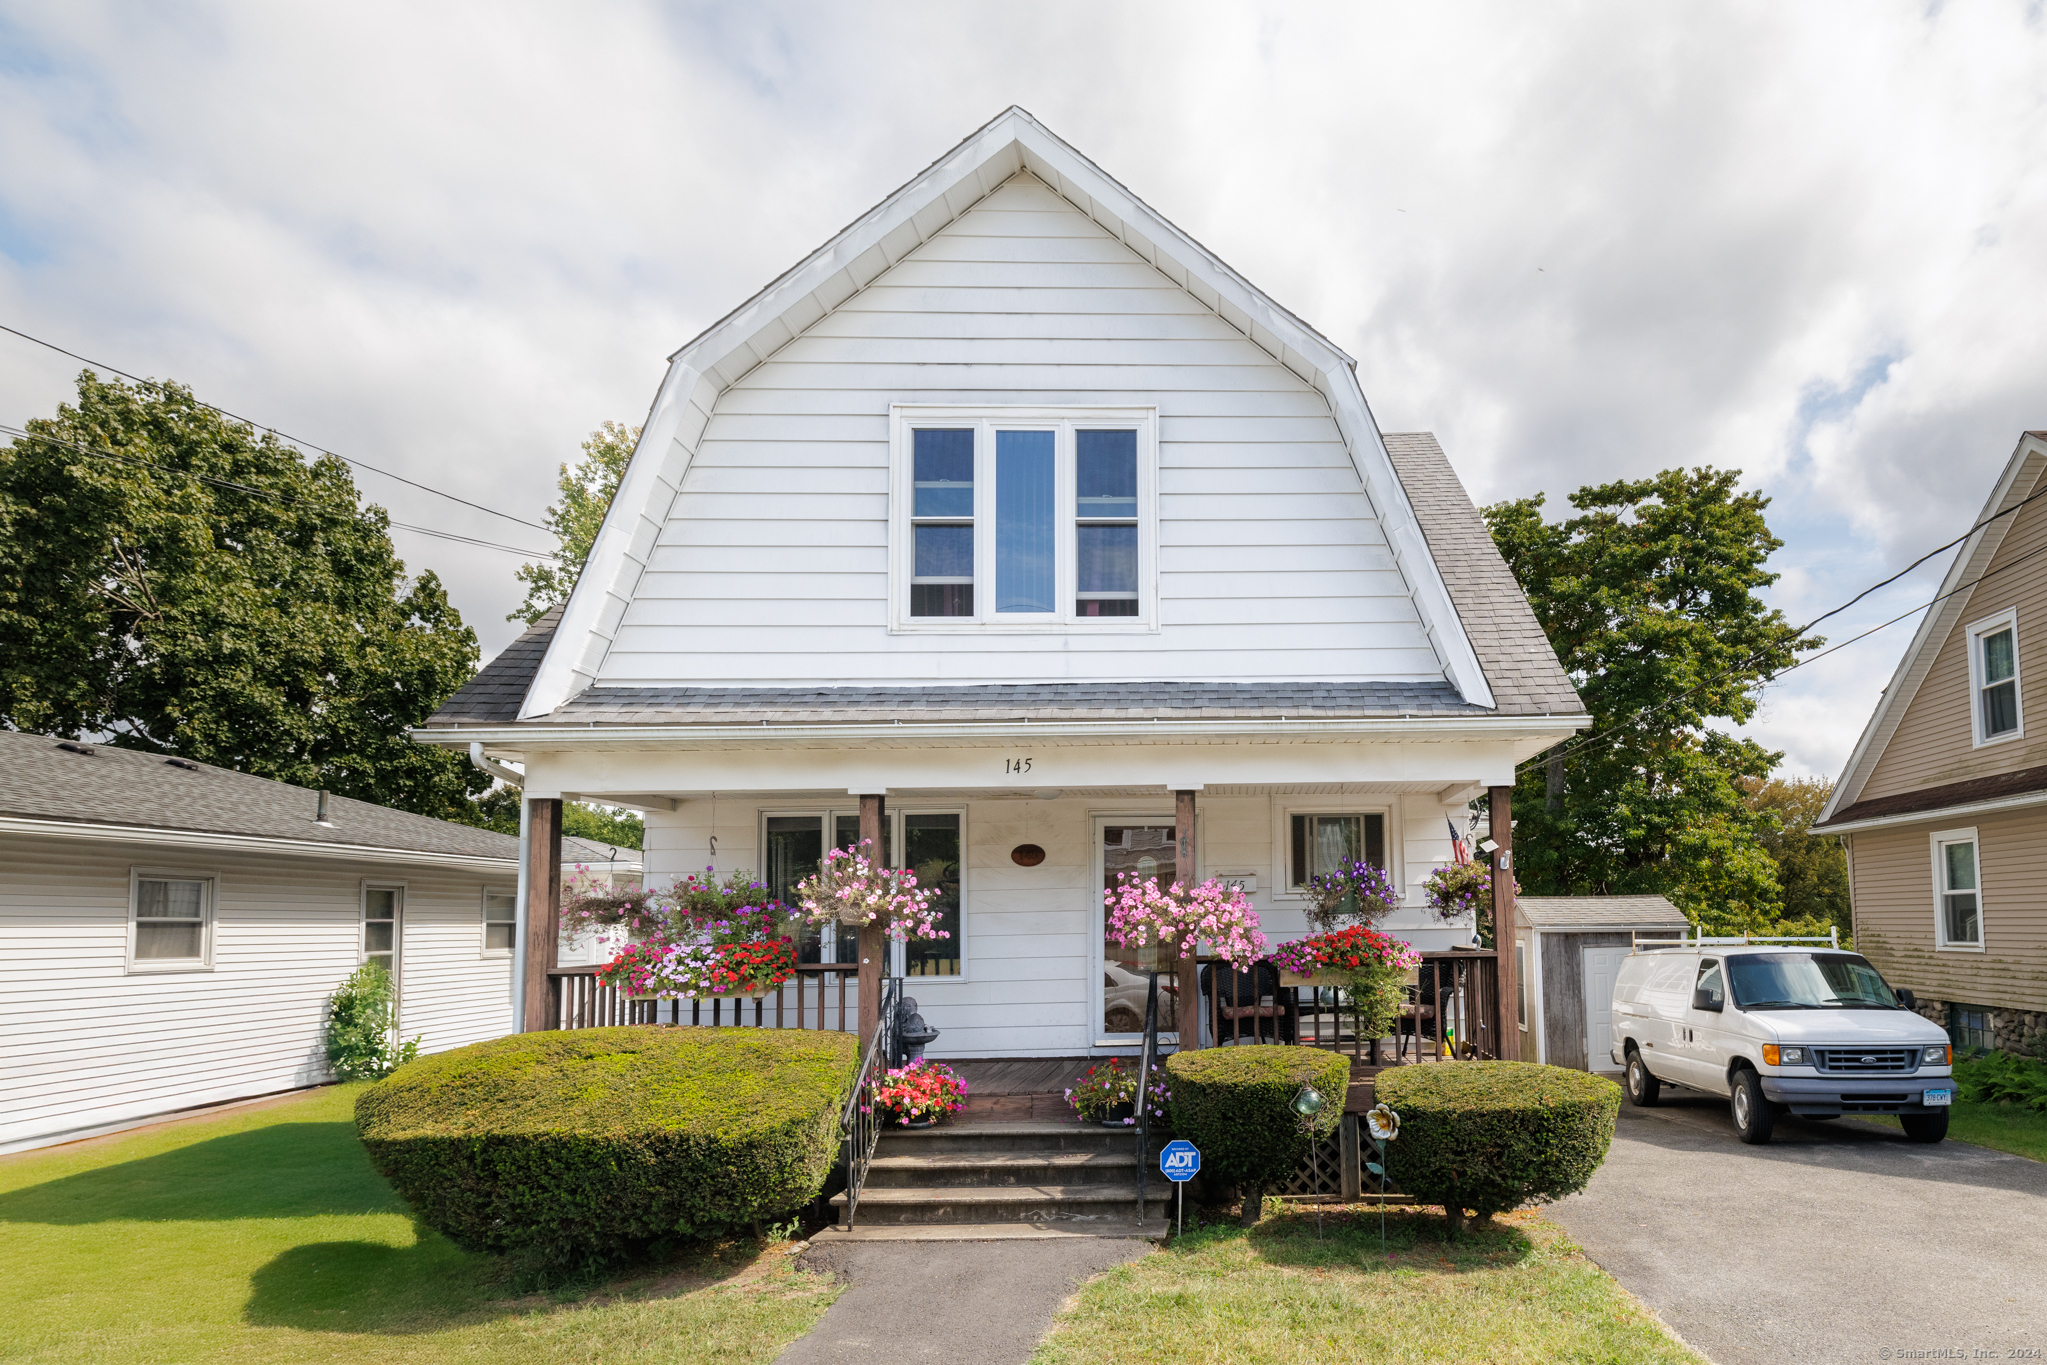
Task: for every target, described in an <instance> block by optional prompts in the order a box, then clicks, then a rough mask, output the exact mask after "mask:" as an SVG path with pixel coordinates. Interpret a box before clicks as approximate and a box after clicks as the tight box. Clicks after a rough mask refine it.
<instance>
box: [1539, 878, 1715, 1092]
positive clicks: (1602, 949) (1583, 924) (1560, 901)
mask: <svg viewBox="0 0 2047 1365" xmlns="http://www.w3.org/2000/svg"><path fill="white" fill-rule="evenodd" d="M1516 906H1517V910H1518V912H1519V913H1518V914H1517V916H1516V921H1517V923H1516V927H1515V935H1514V936H1515V951H1516V952H1517V953H1518V954H1520V957H1521V961H1522V963H1523V964H1524V966H1523V970H1522V972H1521V974H1520V979H1521V980H1522V981H1523V982H1525V983H1527V984H1526V995H1525V997H1524V1008H1523V1011H1522V1014H1523V1021H1522V1027H1523V1028H1524V1029H1525V1030H1526V1032H1525V1033H1524V1035H1523V1039H1522V1044H1521V1056H1522V1057H1523V1058H1524V1059H1525V1060H1528V1061H1537V1062H1547V1063H1549V1064H1550V1065H1551V1066H1568V1067H1575V1068H1577V1069H1578V1070H1580V1071H1612V1072H1616V1073H1617V1072H1619V1070H1620V1067H1618V1066H1616V1065H1615V1064H1614V1062H1613V1060H1612V1058H1611V1056H1610V1055H1609V1052H1610V1049H1611V1047H1612V1041H1613V1039H1612V1012H1613V978H1614V973H1615V972H1617V971H1619V970H1620V963H1621V959H1622V958H1625V957H1626V956H1627V955H1628V953H1629V951H1630V950H1631V949H1632V948H1633V946H1634V941H1635V935H1637V934H1644V935H1656V936H1658V937H1665V938H1668V937H1675V936H1676V935H1679V934H1682V933H1685V932H1686V931H1687V930H1689V929H1690V927H1691V925H1690V923H1689V922H1688V921H1687V920H1686V919H1685V917H1684V912H1683V911H1682V910H1679V909H1678V908H1677V907H1676V906H1674V905H1672V904H1671V903H1670V902H1669V901H1667V900H1665V899H1664V898H1663V897H1661V896H1522V897H1521V898H1520V899H1519V900H1518V902H1517V903H1516Z"/></svg>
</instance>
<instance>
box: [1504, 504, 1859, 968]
mask: <svg viewBox="0 0 2047 1365" xmlns="http://www.w3.org/2000/svg"><path fill="white" fill-rule="evenodd" d="M1738 478H1739V474H1738V472H1737V471H1732V470H1727V471H1722V470H1713V469H1696V470H1687V469H1671V470H1665V471H1664V472H1663V473H1661V474H1658V475H1657V476H1656V477H1654V478H1651V479H1638V480H1628V481H1622V482H1618V483H1611V484H1605V485H1601V486H1596V487H1588V488H1581V489H1579V490H1578V491H1577V492H1576V493H1573V494H1572V495H1571V504H1572V506H1573V507H1574V508H1575V509H1577V515H1576V516H1572V517H1569V518H1566V519H1564V520H1561V521H1556V522H1550V521H1545V520H1544V519H1543V516H1542V506H1543V499H1542V497H1540V496H1536V497H1532V498H1522V499H1519V500H1517V501H1513V502H1503V503H1497V504H1495V505H1493V506H1491V507H1488V508H1487V509H1485V517H1486V521H1487V524H1488V525H1489V526H1490V528H1491V530H1492V535H1493V541H1494V543H1495V544H1496V545H1498V546H1499V548H1500V553H1501V554H1502V555H1504V556H1505V557H1506V560H1507V563H1508V565H1509V567H1511V568H1512V569H1513V571H1514V576H1515V578H1516V579H1517V580H1519V582H1520V584H1521V586H1522V589H1523V590H1524V591H1526V592H1527V594H1528V598H1529V601H1530V603H1531V604H1532V605H1533V606H1534V608H1535V614H1536V618H1537V619H1538V620H1539V621H1541V623H1542V627H1543V630H1544V631H1545V632H1546V633H1547V634H1548V636H1549V641H1550V644H1551V645H1552V646H1553V647H1554V648H1555V649H1556V652H1557V657H1558V658H1559V659H1560V660H1562V662H1563V665H1564V668H1565V670H1566V671H1567V672H1569V673H1570V674H1571V677H1572V679H1573V680H1574V681H1575V682H1576V683H1577V686H1578V691H1579V694H1580V695H1581V696H1583V697H1584V699H1585V704H1586V707H1587V709H1588V710H1589V711H1590V713H1591V715H1592V720H1593V723H1592V727H1591V729H1590V730H1589V731H1587V732H1585V733H1584V734H1581V735H1580V736H1579V737H1578V738H1577V739H1576V740H1574V741H1572V742H1571V743H1572V746H1573V747H1571V748H1570V749H1568V750H1567V751H1566V754H1565V757H1564V758H1563V759H1562V761H1561V762H1548V763H1545V762H1540V761H1538V762H1536V763H1533V764H1529V765H1527V766H1525V767H1524V768H1523V769H1522V770H1521V774H1520V778H1519V781H1518V782H1517V784H1516V788H1515V793H1514V814H1515V816H1516V817H1517V819H1518V820H1519V828H1518V829H1516V830H1515V832H1514V864H1515V871H1516V872H1517V874H1518V875H1519V877H1520V879H1521V882H1522V885H1523V888H1524V889H1525V890H1526V891H1527V893H1528V894H1530V895H1545V896H1548V895H1583V894H1598V895H1619V894H1646V893H1660V894H1662V895H1665V896H1668V897H1669V898H1670V899H1671V901H1672V902H1673V903H1674V904H1676V905H1677V906H1678V907H1679V908H1680V909H1682V910H1683V911H1684V912H1685V914H1686V915H1687V916H1688V917H1690V919H1691V920H1692V922H1693V923H1694V924H1697V925H1699V926H1700V927H1701V928H1705V929H1709V930H1715V931H1721V932H1738V931H1742V930H1765V929H1768V928H1770V927H1772V926H1773V925H1774V924H1775V922H1776V921H1777V919H1778V917H1779V915H1780V914H1781V912H1782V908H1783V906H1782V898H1781V892H1780V889H1779V883H1778V870H1777V865H1776V863H1775V862H1774V861H1773V860H1772V858H1771V856H1770V851H1769V848H1768V847H1767V846H1766V843H1765V838H1766V836H1767V835H1769V834H1770V833H1771V832H1773V830H1774V828H1775V826H1774V822H1773V821H1772V819H1771V817H1770V816H1769V814H1768V813H1767V812H1764V811H1760V810H1758V809H1756V808H1755V807H1754V806H1752V805H1751V803H1750V802H1749V800H1748V798H1747V796H1746V794H1745V793H1744V792H1743V790H1742V785H1741V784H1742V783H1743V782H1745V781H1749V782H1760V781H1761V780H1762V779H1764V778H1766V777H1768V776H1769V774H1770V771H1771V770H1772V769H1773V768H1774V767H1775V766H1776V764H1777V761H1778V759H1779V758H1781V757H1782V755H1780V754H1776V753H1772V752H1770V751H1769V750H1766V749H1764V748H1763V747H1762V746H1760V745H1758V744H1756V743H1754V742H1753V741H1751V740H1746V739H1740V738H1736V737H1735V736H1732V735H1729V734H1727V733H1725V732H1724V730H1720V729H1715V728H1713V727H1712V726H1711V725H1710V722H1712V721H1715V720H1718V721H1724V722H1731V723H1733V724H1737V725H1738V724H1741V723H1743V722H1746V721H1747V720H1749V719H1750V718H1751V717H1752V716H1753V715H1754V714H1755V710H1756V705H1757V696H1758V693H1759V692H1760V689H1761V687H1762V684H1763V682H1764V681H1765V680H1766V679H1767V678H1768V677H1769V676H1770V675H1771V674H1772V673H1773V672H1775V671H1776V670H1778V669H1781V668H1783V667H1784V666H1786V665H1787V664H1789V663H1791V662H1792V660H1793V659H1794V657H1795V656H1796V654H1797V653H1798V651H1800V650H1802V649H1810V648H1812V647H1814V646H1816V645H1818V644H1820V643H1821V641H1820V640H1819V639H1818V638H1816V637H1800V636H1799V634H1798V631H1797V629H1796V627H1794V626H1792V625H1790V624H1789V623H1787V622H1786V621H1785V619H1784V617H1783V614H1782V613H1781V612H1778V611H1774V610H1771V609H1769V608H1766V607H1765V606H1764V605H1763V604H1762V602H1761V600H1760V599H1759V598H1758V597H1757V596H1756V593H1757V590H1758V589H1761V588H1764V587H1767V586H1768V585H1769V584H1771V583H1773V582H1775V581H1776V578H1777V575H1776V574H1773V573H1771V572H1769V571H1768V570H1767V569H1765V568H1764V564H1765V561H1767V560H1768V558H1769V556H1770V554H1771V553H1772V552H1773V551H1775V550H1776V549H1777V548H1778V547H1779V546H1780V545H1781V544H1782V543H1783V542H1781V541H1779V540H1778V539H1777V538H1776V537H1775V536H1774V535H1772V534H1771V533H1770V529H1769V526H1768V525H1767V524H1766V523H1765V521H1764V520H1763V509H1764V508H1765V507H1767V506H1768V505H1769V500H1768V499H1767V498H1764V497H1763V496H1761V495H1760V494H1756V493H1742V494H1737V493H1736V492H1735V484H1736V481H1737V480H1738Z"/></svg>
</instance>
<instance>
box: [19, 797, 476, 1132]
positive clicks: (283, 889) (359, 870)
mask: <svg viewBox="0 0 2047 1365" xmlns="http://www.w3.org/2000/svg"><path fill="white" fill-rule="evenodd" d="M131 867H141V868H147V869H151V870H156V871H164V872H178V871H183V872H188V873H191V874H193V875H205V876H212V877H214V878H216V879H217V880H216V888H217V890H216V897H217V902H216V907H215V920H214V925H213V935H214V938H213V969H212V970H211V971H199V972H164V973H130V972H129V971H128V970H127V966H126V955H127V942H128V916H129V903H128V887H129V870H130V868H131ZM513 880H514V879H513V876H512V874H511V873H510V871H509V870H508V871H507V872H506V873H505V874H504V875H502V876H485V875H483V874H479V873H473V872H459V871H449V870H444V869H431V870H422V869H420V868H417V867H408V866H403V865H393V864H383V863H375V862H368V861H364V862H351V861H344V860H340V859H330V858H295V857H286V856H269V855H262V854H249V853H233V854H216V853H212V852H207V851H200V850H167V849H163V848H157V847H140V846H134V845H126V844H122V843H119V842H97V841H88V840H82V839H46V838H30V837H26V836H19V835H0V1146H6V1145H8V1144H13V1143H21V1142H27V1141H32V1140H34V1139H37V1138H42V1137H47V1136H50V1135H53V1134H60V1133H66V1132H75V1131H80V1130H86V1129H92V1128H96V1127H101V1126H105V1125H110V1124H118V1123H122V1122H127V1121H130V1120H134V1119H138V1118H143V1117H147V1116H150V1115H154V1114H161V1113H166V1112H169V1111H172V1110H177V1109H184V1108H190V1107H193V1106H196V1105H204V1104H213V1103H219V1102H221V1101H225V1100H233V1099H240V1098H243V1097H246V1096H250V1095H261V1094H268V1093H271V1092H274V1091H278V1090H288V1089H291V1088H293V1087H295V1086H303V1085H311V1084H314V1083H316V1082H318V1081H321V1080H324V1079H326V1077H327V1066H326V1056H325V1049H324V1024H325V1011H326V1001H327V997H328V995H329V994H330V993H331V992H332V991H333V990H334V988H335V986H337V985H338V984H340V982H341V981H342V979H343V978H344V977H346V976H347V975H348V974H349V973H350V972H351V971H353V970H355V967H356V965H357V963H358V962H359V961H360V951H359V944H360V940H361V923H362V891H361V888H362V884H363V882H364V881H372V882H377V883H380V884H385V885H394V884H402V885H403V886H404V887H405V925H404V943H403V956H402V961H401V971H402V985H403V1008H402V1019H401V1023H402V1026H403V1033H404V1036H405V1037H407V1038H411V1037H413V1036H415V1035H423V1041H422V1047H423V1048H424V1050H426V1051H429V1052H438V1051H443V1050H445V1049H447V1048H451V1047H459V1046H462V1045H463V1044H465V1043H472V1042H476V1041H478V1040H480V1039H484V1038H493V1037H497V1036H498V1035H500V1034H503V1033H505V1032H507V1031H508V1030H509V1029H510V1027H511V1022H512V1020H511V955H510V954H509V953H504V952H499V953H486V952H485V951H484V949H483V928H482V896H483V889H484V887H485V886H486V885H490V886H494V887H501V888H503V889H505V890H510V889H511V888H512V886H513Z"/></svg>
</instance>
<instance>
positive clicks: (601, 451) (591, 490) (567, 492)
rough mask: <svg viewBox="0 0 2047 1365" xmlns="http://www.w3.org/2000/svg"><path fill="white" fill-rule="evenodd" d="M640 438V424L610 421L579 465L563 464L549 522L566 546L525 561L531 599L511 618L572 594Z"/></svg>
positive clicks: (522, 576) (534, 613)
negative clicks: (542, 560) (542, 557)
mask: <svg viewBox="0 0 2047 1365" xmlns="http://www.w3.org/2000/svg"><path fill="white" fill-rule="evenodd" d="M639 439H640V429H639V428H638V427H628V426H625V425H623V424H621V423H618V422H606V423H604V424H603V425H602V426H600V427H598V428H597V430H595V431H593V432H591V433H590V439H589V440H587V441H585V442H583V458H582V460H581V462H579V463H578V464H577V465H576V467H575V468H574V469H570V468H569V467H568V466H567V465H563V466H561V477H560V479H559V480H558V481H557V482H556V484H555V487H556V488H557V489H559V490H560V492H561V501H560V502H558V503H556V504H555V505H554V506H552V507H550V508H548V509H547V525H548V528H549V529H550V530H552V531H553V532H554V533H555V534H556V535H557V536H559V537H561V549H560V550H558V551H557V552H556V554H555V557H554V558H553V559H552V560H550V561H548V562H547V563H545V564H525V565H521V566H520V568H519V571H518V575H517V577H518V579H519V581H520V582H521V583H524V584H525V585H526V600H525V601H524V602H522V603H520V604H519V609H518V610H517V611H515V612H513V613H512V614H511V615H510V616H508V617H506V618H505V619H506V620H509V621H524V622H526V623H527V624H529V625H530V624H532V623H533V622H535V621H538V620H539V619H540V618H541V617H542V616H544V615H546V614H547V612H548V611H549V610H550V609H552V608H554V607H557V606H560V605H561V604H562V603H564V602H566V601H568V600H569V590H570V589H572V588H574V587H575V586H576V575H578V574H580V573H581V572H583V561H585V560H587V559H588V558H589V557H590V547H591V546H592V545H595V544H596V543H597V532H598V531H599V530H600V529H601V528H602V527H603V525H604V514H605V513H606V512H607V511H609V510H610V509H611V499H612V498H613V496H614V495H616V494H617V492H618V481H619V480H620V479H623V478H624V477H625V467H626V465H627V464H628V463H630V462H631V460H632V457H633V443H634V442H636V441H638V440H639Z"/></svg>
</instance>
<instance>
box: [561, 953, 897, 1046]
mask: <svg viewBox="0 0 2047 1365" xmlns="http://www.w3.org/2000/svg"><path fill="white" fill-rule="evenodd" d="M859 982H860V967H859V965H858V964H857V963H851V962H845V963H838V962H824V963H818V962H806V963H804V964H803V965H802V966H800V967H798V968H797V969H796V975H795V976H794V977H793V978H791V979H790V980H789V981H788V982H786V983H785V984H784V985H783V986H782V987H781V989H779V990H776V991H770V992H769V993H768V994H767V995H765V996H763V997H762V998H761V999H759V1000H750V999H747V998H745V997H743V996H710V997H707V998H703V999H691V1000H633V999H630V998H628V997H627V995H626V994H625V992H623V991H621V990H618V989H617V988H616V987H613V986H607V985H605V984H604V983H603V982H601V981H599V980H598V979H597V969H596V968H595V967H557V968H555V969H554V970H552V971H550V972H549V973H548V974H547V993H548V1001H549V1003H548V1017H549V1018H550V1019H552V1020H554V1021H555V1022H554V1026H555V1027H556V1028H562V1029H573V1028H610V1027H612V1026H614V1025H617V1024H683V1025H689V1026H694V1027H699V1028H703V1027H709V1028H797V1029H822V1030H824V1031H826V1032H836V1033H857V1032H859V1030H860V992H859Z"/></svg>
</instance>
